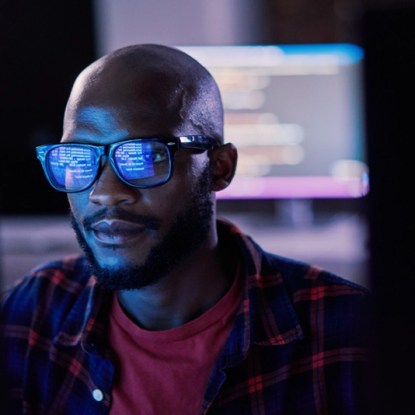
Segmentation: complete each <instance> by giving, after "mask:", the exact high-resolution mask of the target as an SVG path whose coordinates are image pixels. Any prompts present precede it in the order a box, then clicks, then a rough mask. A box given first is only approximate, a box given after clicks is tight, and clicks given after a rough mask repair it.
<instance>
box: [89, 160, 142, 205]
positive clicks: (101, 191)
mask: <svg viewBox="0 0 415 415" xmlns="http://www.w3.org/2000/svg"><path fill="white" fill-rule="evenodd" d="M138 198H139V190H138V189H135V188H133V187H131V186H128V185H126V184H125V183H123V182H122V181H121V180H120V179H119V178H118V177H117V176H116V174H115V173H114V170H113V169H112V167H111V165H110V164H109V163H105V165H104V167H103V168H102V170H101V173H100V175H99V176H98V178H97V180H96V182H95V183H94V186H93V187H92V190H91V192H90V194H89V199H90V201H91V202H92V203H95V204H98V205H105V206H116V205H120V204H133V203H135V202H136V201H137V200H138Z"/></svg>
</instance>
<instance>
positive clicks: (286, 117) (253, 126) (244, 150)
mask: <svg viewBox="0 0 415 415" xmlns="http://www.w3.org/2000/svg"><path fill="white" fill-rule="evenodd" d="M177 47H178V48H179V49H181V50H183V51H185V52H186V53H188V54H189V55H191V56H193V57H194V58H196V59H197V60H198V61H199V62H201V63H202V64H203V65H204V66H206V67H207V69H208V70H209V71H210V72H211V73H212V75H213V76H214V78H215V79H216V81H217V82H218V84H219V88H220V90H221V93H222V98H223V102H224V111H225V141H226V142H232V143H234V144H235V145H236V146H237V148H238V167H237V172H236V176H235V178H234V180H233V182H232V184H231V186H229V187H228V188H227V189H225V190H223V191H221V192H218V193H217V196H218V198H222V199H266V198H270V199H279V198H281V199H285V198H292V199H296V198H311V199H313V198H359V197H362V196H364V195H366V194H367V192H368V168H367V164H366V157H365V137H364V133H365V126H364V115H363V100H364V97H363V96H362V91H363V86H362V79H363V76H362V66H363V59H364V53H363V50H362V49H361V48H360V47H359V46H357V45H353V44H305V45H281V46H280V45H255V46H183V45H178V46H177Z"/></svg>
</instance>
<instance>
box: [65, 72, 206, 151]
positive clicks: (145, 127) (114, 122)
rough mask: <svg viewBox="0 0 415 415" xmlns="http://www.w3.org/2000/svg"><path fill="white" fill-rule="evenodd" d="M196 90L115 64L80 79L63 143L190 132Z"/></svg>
mask: <svg viewBox="0 0 415 415" xmlns="http://www.w3.org/2000/svg"><path fill="white" fill-rule="evenodd" d="M191 94H192V91H191V88H190V90H189V89H188V88H185V87H184V86H181V85H180V84H179V83H177V82H175V80H174V79H173V77H170V76H167V75H166V74H164V73H163V74H160V73H157V72H154V73H149V72H145V73H138V74H136V73H135V74H134V75H132V73H131V70H130V71H127V70H125V68H119V67H113V68H110V70H106V71H105V72H104V73H100V74H99V75H95V76H93V77H91V76H85V77H81V78H80V79H78V80H77V82H76V83H75V85H74V88H73V90H72V92H71V96H70V98H69V100H68V104H67V108H66V111H65V117H64V134H63V138H62V141H65V142H66V141H83V142H93V143H96V142H99V143H102V144H108V143H111V142H114V141H119V140H123V139H126V138H131V137H134V136H148V135H154V134H158V135H159V134H163V135H183V134H191V133H200V131H194V128H193V130H191V131H189V128H192V126H191V125H190V121H189V120H190V117H189V111H191V107H192V105H193V104H192V102H193V96H192V95H191Z"/></svg>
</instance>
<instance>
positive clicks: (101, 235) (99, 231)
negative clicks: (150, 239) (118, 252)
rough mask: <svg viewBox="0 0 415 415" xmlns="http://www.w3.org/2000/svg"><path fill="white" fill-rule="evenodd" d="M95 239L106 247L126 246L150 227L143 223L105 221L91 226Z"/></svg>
mask: <svg viewBox="0 0 415 415" xmlns="http://www.w3.org/2000/svg"><path fill="white" fill-rule="evenodd" d="M91 230H92V232H93V233H94V236H95V238H96V239H97V241H99V242H100V243H102V244H105V245H125V244H127V243H128V242H131V241H132V240H134V239H136V238H137V237H140V236H141V235H142V234H143V233H144V232H145V231H146V230H148V227H147V226H146V225H145V224H143V223H136V222H128V221H125V220H120V219H105V220H100V221H98V222H95V223H93V224H92V225H91Z"/></svg>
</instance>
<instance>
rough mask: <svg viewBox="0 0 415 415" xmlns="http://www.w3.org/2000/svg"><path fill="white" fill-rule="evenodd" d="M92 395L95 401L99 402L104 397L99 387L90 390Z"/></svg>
mask: <svg viewBox="0 0 415 415" xmlns="http://www.w3.org/2000/svg"><path fill="white" fill-rule="evenodd" d="M92 396H93V398H94V399H95V400H96V401H97V402H101V401H102V400H103V399H104V394H103V393H102V390H101V389H94V390H93V391H92Z"/></svg>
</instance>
